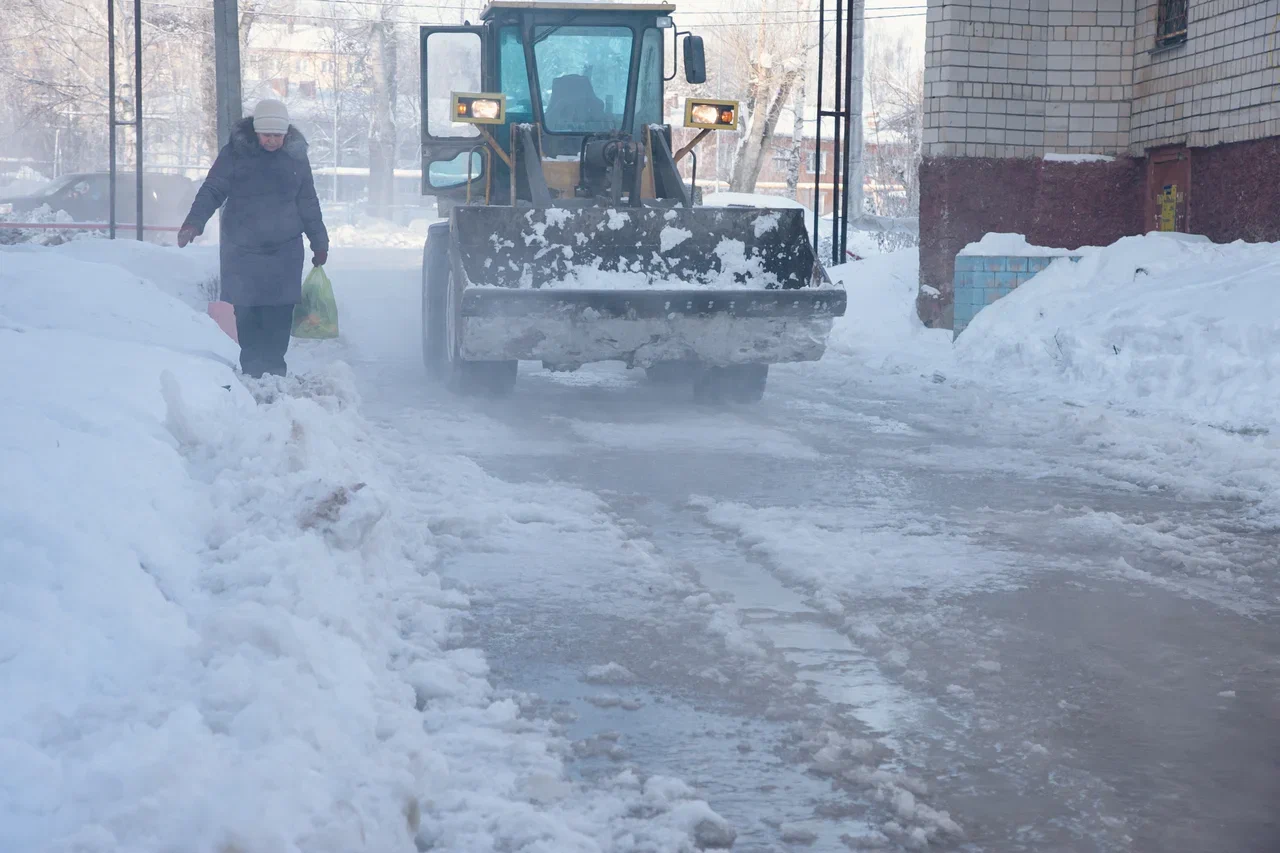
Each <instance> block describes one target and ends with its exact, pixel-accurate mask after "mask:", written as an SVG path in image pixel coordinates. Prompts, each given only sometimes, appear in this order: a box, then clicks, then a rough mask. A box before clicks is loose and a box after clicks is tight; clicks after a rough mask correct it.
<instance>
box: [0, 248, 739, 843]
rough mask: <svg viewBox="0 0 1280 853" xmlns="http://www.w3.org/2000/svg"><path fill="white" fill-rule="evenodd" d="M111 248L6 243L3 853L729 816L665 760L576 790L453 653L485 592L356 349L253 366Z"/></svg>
mask: <svg viewBox="0 0 1280 853" xmlns="http://www.w3.org/2000/svg"><path fill="white" fill-rule="evenodd" d="M106 245H108V246H114V247H116V249H117V250H119V251H120V257H119V260H120V261H121V263H122V264H123V266H118V265H115V264H111V263H105V262H99V263H89V262H85V261H82V260H77V259H73V258H71V257H68V256H66V255H65V254H64V253H61V252H58V251H50V250H44V251H33V250H25V251H15V250H12V249H9V250H0V359H3V362H4V363H5V364H9V365H20V366H21V370H11V371H8V372H7V373H6V374H5V378H4V379H3V395H4V398H5V405H4V406H3V407H0V470H3V471H4V472H5V489H4V490H3V491H2V492H0V565H3V566H4V567H5V570H4V573H3V575H0V684H3V685H4V695H5V701H4V702H2V703H0V766H3V767H4V773H3V774H0V849H3V850H5V851H14V853H27V851H36V850H40V851H68V853H69V851H73V850H74V851H82V853H107V851H117V850H130V851H137V853H151V851H157V853H158V851H166V850H177V849H184V850H208V851H219V852H220V853H226V852H227V851H232V850H243V851H258V850H310V851H318V853H325V851H333V853H354V851H365V850H367V851H380V852H381V851H405V853H408V852H409V851H413V850H415V849H425V848H427V847H435V848H438V849H453V850H489V849H510V850H517V849H526V850H541V849H545V850H580V851H597V850H598V851H605V850H615V849H617V850H621V849H632V848H642V849H654V850H670V851H685V850H690V851H691V850H692V847H693V839H694V838H696V837H706V836H708V835H717V834H719V835H720V836H724V835H726V834H728V835H731V830H730V829H729V828H728V827H727V826H724V822H723V820H722V819H720V818H719V817H718V816H717V815H715V813H714V812H712V811H711V810H710V809H709V808H708V807H707V806H706V804H705V803H703V802H701V801H699V800H697V799H696V798H694V797H693V796H692V793H691V792H689V791H687V790H681V791H676V790H675V788H674V787H673V786H675V785H678V783H675V782H674V781H672V780H663V779H661V778H659V777H653V778H650V779H648V780H642V779H639V778H637V777H635V776H634V774H622V775H620V776H619V777H618V778H616V779H614V780H612V782H611V783H609V784H608V785H607V788H606V789H605V790H601V791H586V790H583V789H581V788H579V787H578V786H575V785H572V784H570V783H568V782H567V781H565V772H564V767H563V763H562V759H561V757H560V756H561V755H562V754H563V753H564V752H566V751H567V750H566V749H565V748H564V747H563V745H562V743H561V742H560V741H558V740H557V738H556V737H554V736H553V735H552V734H551V731H550V728H549V725H550V724H544V723H540V722H537V721H534V720H529V719H525V718H524V717H523V716H522V714H521V711H520V707H519V706H518V705H517V704H516V703H515V702H513V701H512V700H510V699H508V698H504V697H502V696H498V695H496V694H495V692H494V691H493V689H492V687H491V686H490V685H489V683H488V681H487V667H486V664H485V661H484V659H483V657H482V655H481V654H480V653H479V652H476V651H474V650H469V649H462V648H455V647H454V643H453V639H454V637H455V636H457V634H458V633H459V626H458V624H457V620H458V615H459V613H460V612H461V611H462V610H464V609H465V608H466V607H467V604H468V602H467V600H466V599H465V598H464V597H463V596H462V595H460V594H459V593H457V592H451V591H447V590H445V589H442V587H441V585H440V583H439V580H438V578H437V576H436V575H435V574H434V573H432V572H431V571H430V570H429V567H430V565H431V564H432V561H433V559H434V558H435V555H436V545H435V540H434V538H433V534H432V533H431V532H430V530H431V529H432V528H433V527H435V526H436V525H434V524H433V523H432V522H433V520H432V519H431V518H422V517H416V516H411V515H410V514H409V513H410V512H411V509H410V508H411V507H413V505H414V503H415V501H414V497H413V496H412V495H407V494H405V493H404V491H403V487H402V486H400V485H398V481H397V478H396V475H397V473H398V469H397V467H396V465H395V457H394V455H388V454H386V453H385V452H383V450H382V449H381V448H380V447H379V446H378V439H377V431H376V430H375V429H374V428H373V427H372V425H371V424H369V423H368V422H366V421H365V420H364V419H362V418H361V417H360V415H359V414H358V411H357V409H358V405H359V399H358V395H357V394H356V392H355V391H354V389H353V387H352V383H351V379H350V375H349V372H348V371H347V370H346V369H345V367H344V366H342V365H340V364H339V365H334V366H331V367H329V368H325V369H323V370H321V371H318V372H316V373H314V374H312V375H310V376H307V377H304V378H301V379H299V378H296V377H290V378H289V379H278V378H269V379H268V380H264V381H262V382H255V381H253V380H245V381H244V382H242V381H241V380H240V379H239V378H238V377H237V376H236V375H235V374H234V373H233V371H232V369H231V368H230V365H231V364H232V363H233V362H234V360H235V357H236V347H235V345H234V344H233V343H232V342H231V341H230V340H229V339H228V338H227V337H226V336H225V335H223V334H222V332H221V331H219V329H218V328H217V326H216V325H215V324H214V323H213V321H211V320H210V319H209V318H207V317H205V316H202V315H200V314H198V313H196V312H194V311H192V310H191V309H190V308H189V307H187V306H186V305H184V304H183V303H182V302H180V301H179V300H178V299H175V298H174V297H172V296H170V295H168V294H166V293H164V292H162V291H161V290H160V289H159V288H157V287H156V286H154V285H152V284H151V283H150V282H148V281H146V280H144V279H142V278H139V277H138V276H136V275H134V274H132V273H131V272H129V271H127V270H126V269H124V266H130V267H131V268H140V267H142V266H145V263H146V262H145V257H144V255H142V254H137V253H134V252H133V251H132V250H131V249H129V248H126V247H127V245H128V244H126V243H116V244H106ZM99 251H100V252H102V254H101V255H100V258H101V259H102V260H107V259H108V256H109V250H107V249H104V248H101V247H100V249H99ZM153 260H156V261H157V267H156V269H157V270H163V269H164V264H165V263H166V259H165V258H164V257H163V255H161V254H155V255H154V256H153ZM384 459H387V460H389V461H384ZM472 467H474V466H472ZM439 485H440V484H436V485H435V486H433V488H435V487H438V486H439ZM464 493H465V494H466V495H467V496H468V499H469V500H470V501H471V503H470V504H465V502H460V501H459V500H458V499H457V498H456V497H451V498H450V499H449V501H448V503H449V512H450V513H452V514H453V515H454V516H458V517H461V516H464V515H465V516H467V517H472V518H473V520H474V523H475V524H476V525H478V527H479V528H481V529H483V528H484V527H485V522H486V521H487V520H488V519H489V518H490V517H491V516H492V515H493V514H494V512H495V511H494V509H493V504H492V502H491V501H490V500H489V499H488V496H487V495H485V494H483V493H480V494H476V493H471V492H464ZM464 504H465V505H464ZM610 675H616V673H610Z"/></svg>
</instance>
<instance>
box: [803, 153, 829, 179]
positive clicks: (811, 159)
mask: <svg viewBox="0 0 1280 853" xmlns="http://www.w3.org/2000/svg"><path fill="white" fill-rule="evenodd" d="M817 153H818V152H816V151H810V152H809V156H808V158H807V159H808V163H806V165H807V166H808V168H809V174H811V175H821V174H823V173H824V172H826V171H827V152H826V151H823V152H822V159H821V160H819V159H817V156H816V155H817Z"/></svg>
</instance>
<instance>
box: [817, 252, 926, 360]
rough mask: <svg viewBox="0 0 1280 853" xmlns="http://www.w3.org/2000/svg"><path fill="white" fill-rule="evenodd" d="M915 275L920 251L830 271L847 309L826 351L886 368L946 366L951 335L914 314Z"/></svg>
mask: <svg viewBox="0 0 1280 853" xmlns="http://www.w3.org/2000/svg"><path fill="white" fill-rule="evenodd" d="M919 270H920V250H919V249H903V250H902V251H898V252H893V253H891V254H887V255H876V256H873V257H870V258H867V259H866V260H862V261H854V262H852V263H848V264H843V265H841V266H838V267H834V268H832V269H831V270H830V273H831V276H832V278H833V280H834V281H835V282H836V283H837V284H839V285H841V286H843V287H844V289H845V291H846V293H848V305H847V307H846V309H845V315H844V316H843V317H840V318H838V319H837V320H836V321H835V325H834V326H833V327H832V330H831V337H830V338H829V339H828V341H827V347H828V351H829V352H832V353H837V354H840V355H847V356H854V357H856V358H858V359H860V360H862V361H864V362H866V363H869V364H872V365H874V366H876V367H879V368H887V369H895V368H898V367H902V366H907V367H910V368H913V369H928V370H934V369H939V368H941V367H945V366H949V364H950V362H951V333H950V332H949V331H947V330H945V329H928V328H926V327H925V326H924V324H923V323H921V322H920V318H919V316H917V314H916V293H917V291H918V289H919V285H918V282H919V279H920V276H919Z"/></svg>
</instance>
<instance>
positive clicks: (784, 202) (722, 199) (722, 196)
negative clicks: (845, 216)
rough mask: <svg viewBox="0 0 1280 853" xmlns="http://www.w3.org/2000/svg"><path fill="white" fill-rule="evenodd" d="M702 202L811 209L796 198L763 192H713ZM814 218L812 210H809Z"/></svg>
mask: <svg viewBox="0 0 1280 853" xmlns="http://www.w3.org/2000/svg"><path fill="white" fill-rule="evenodd" d="M702 204H703V205H704V206H706V207H732V206H734V205H738V206H742V207H763V208H783V209H787V210H809V208H807V207H805V206H804V205H803V204H801V203H800V202H798V201H796V200H795V199H791V198H787V197H786V196H781V195H766V194H763V193H712V194H711V195H708V196H703V198H702ZM809 213H810V217H811V218H812V211H809Z"/></svg>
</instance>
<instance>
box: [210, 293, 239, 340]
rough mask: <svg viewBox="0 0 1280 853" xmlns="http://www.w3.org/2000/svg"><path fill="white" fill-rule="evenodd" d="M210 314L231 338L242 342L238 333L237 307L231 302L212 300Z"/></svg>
mask: <svg viewBox="0 0 1280 853" xmlns="http://www.w3.org/2000/svg"><path fill="white" fill-rule="evenodd" d="M209 316H210V317H212V318H213V321H214V322H215V323H217V324H218V328H220V329H222V331H224V332H226V333H227V335H228V337H230V338H231V340H233V341H235V342H236V343H240V338H239V337H238V336H237V335H236V309H235V307H234V306H233V305H232V304H231V303H230V302H210V303H209Z"/></svg>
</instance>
